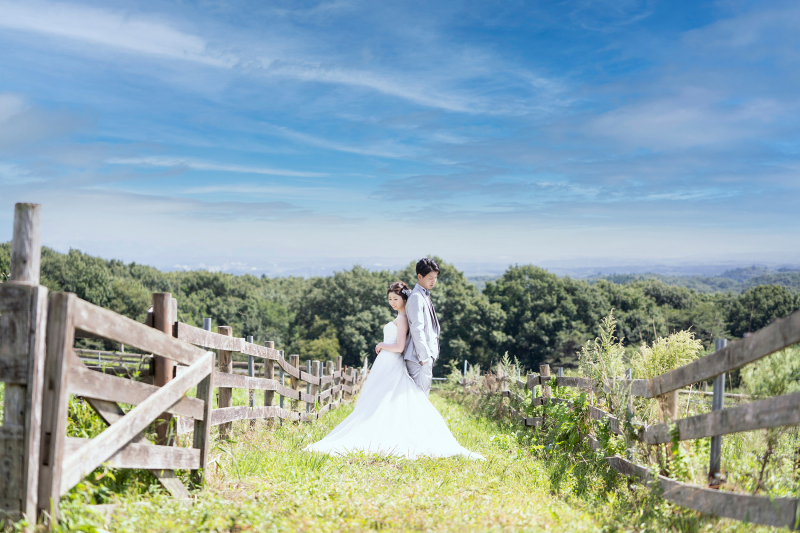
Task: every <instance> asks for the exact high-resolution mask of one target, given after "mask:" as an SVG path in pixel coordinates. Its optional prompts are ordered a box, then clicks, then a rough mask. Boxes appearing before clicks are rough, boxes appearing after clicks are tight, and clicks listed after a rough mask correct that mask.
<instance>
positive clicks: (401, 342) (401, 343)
mask: <svg viewBox="0 0 800 533" xmlns="http://www.w3.org/2000/svg"><path fill="white" fill-rule="evenodd" d="M407 336H408V320H406V318H405V317H403V318H402V319H401V320H398V321H397V342H396V343H394V344H386V343H385V342H382V343H380V344H378V345H377V346H376V347H375V351H376V352H380V351H381V350H386V351H387V352H394V353H403V350H405V349H406V337H407Z"/></svg>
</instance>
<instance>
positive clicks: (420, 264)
mask: <svg viewBox="0 0 800 533" xmlns="http://www.w3.org/2000/svg"><path fill="white" fill-rule="evenodd" d="M431 272H436V273H437V274H438V273H439V265H437V264H436V261H434V260H433V259H431V258H430V257H423V258H422V259H420V260H419V261H417V274H419V275H420V276H422V277H423V278H424V277H425V276H427V275H428V274H430V273H431Z"/></svg>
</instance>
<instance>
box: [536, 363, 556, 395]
mask: <svg viewBox="0 0 800 533" xmlns="http://www.w3.org/2000/svg"><path fill="white" fill-rule="evenodd" d="M539 375H540V376H541V377H543V378H549V377H550V365H539ZM545 383H550V382H549V381H542V398H552V397H553V393H552V389H551V388H550V385H545Z"/></svg>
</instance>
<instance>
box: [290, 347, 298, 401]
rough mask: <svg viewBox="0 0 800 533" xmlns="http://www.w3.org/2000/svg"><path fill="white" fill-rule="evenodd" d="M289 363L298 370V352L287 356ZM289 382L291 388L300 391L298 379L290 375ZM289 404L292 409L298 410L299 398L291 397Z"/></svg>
mask: <svg viewBox="0 0 800 533" xmlns="http://www.w3.org/2000/svg"><path fill="white" fill-rule="evenodd" d="M289 364H290V365H292V366H293V367H295V368H296V369H297V370H300V355H299V354H292V355H290V356H289ZM289 383H290V384H291V387H292V390H294V391H297V392H300V379H298V378H296V377H294V376H290V378H289ZM289 405H291V409H292V411H299V410H300V409H299V405H300V402H299V400H295V399H292V401H291V402H290V403H289Z"/></svg>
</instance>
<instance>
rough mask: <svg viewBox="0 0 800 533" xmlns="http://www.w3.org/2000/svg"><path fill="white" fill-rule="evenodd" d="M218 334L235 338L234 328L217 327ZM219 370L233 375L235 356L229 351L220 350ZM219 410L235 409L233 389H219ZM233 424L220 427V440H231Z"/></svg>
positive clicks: (218, 358)
mask: <svg viewBox="0 0 800 533" xmlns="http://www.w3.org/2000/svg"><path fill="white" fill-rule="evenodd" d="M217 333H219V334H220V335H225V336H227V337H231V336H233V328H232V327H230V326H217ZM217 369H218V371H219V372H224V373H226V374H232V373H233V354H232V352H229V351H228V350H220V351H219V355H218V356H217ZM217 391H218V392H217V408H218V409H223V408H225V407H233V389H231V388H230V387H218V388H217ZM232 427H233V422H224V423H222V424H220V425H219V438H220V440H222V439H229V438H230V436H231V428H232Z"/></svg>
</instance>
